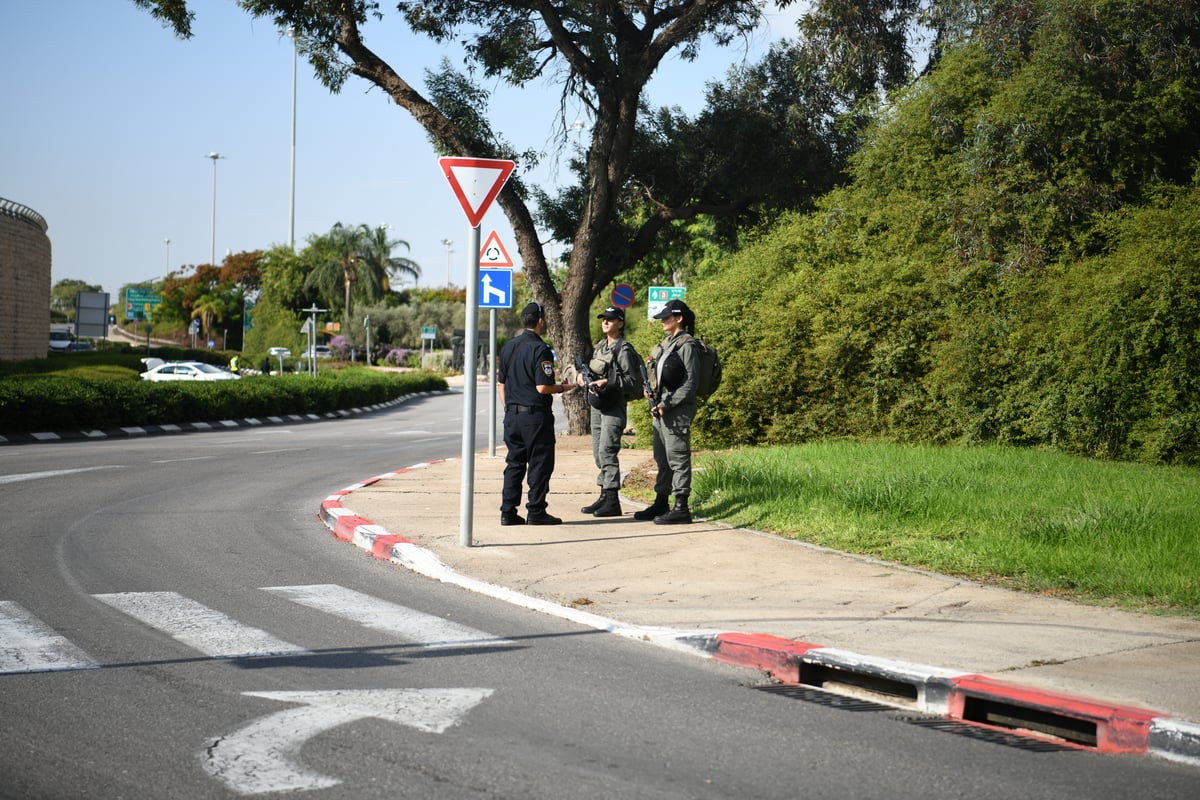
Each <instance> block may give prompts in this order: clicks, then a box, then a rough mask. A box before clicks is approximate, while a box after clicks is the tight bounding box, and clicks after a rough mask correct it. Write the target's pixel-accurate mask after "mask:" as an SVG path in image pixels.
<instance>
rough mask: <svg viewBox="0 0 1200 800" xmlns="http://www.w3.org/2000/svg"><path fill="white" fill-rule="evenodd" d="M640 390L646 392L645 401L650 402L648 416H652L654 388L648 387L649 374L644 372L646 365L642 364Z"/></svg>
mask: <svg viewBox="0 0 1200 800" xmlns="http://www.w3.org/2000/svg"><path fill="white" fill-rule="evenodd" d="M642 391H644V392H645V393H646V402H647V403H649V404H650V417H651V418H653V417H654V406H655V402H654V390H653V389H651V388H650V375H649V374H648V373H647V372H646V365H645V364H642Z"/></svg>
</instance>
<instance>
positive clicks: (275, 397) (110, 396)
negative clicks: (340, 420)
mask: <svg viewBox="0 0 1200 800" xmlns="http://www.w3.org/2000/svg"><path fill="white" fill-rule="evenodd" d="M445 388H446V381H445V380H444V379H443V378H441V377H439V376H437V375H432V374H430V373H427V372H405V373H382V372H375V371H373V370H369V369H357V368H349V369H344V370H329V371H322V372H321V373H320V374H319V375H318V376H317V377H316V378H313V377H310V376H307V375H280V376H265V375H264V376H251V377H245V378H242V379H241V380H239V381H216V382H211V383H183V382H176V383H169V382H158V383H154V382H146V381H141V380H104V379H90V378H76V377H65V376H61V375H30V376H18V377H11V376H10V377H8V378H6V379H4V380H0V433H36V432H42V431H65V430H100V429H105V428H118V427H127V426H134V425H165V424H183V423H190V422H213V421H217V420H223V419H237V418H243V417H266V416H281V415H286V414H324V413H328V412H332V411H339V410H342V409H347V408H356V407H360V406H369V405H375V404H377V403H384V402H387V401H389V400H394V399H396V398H398V397H402V396H404V395H407V394H413V393H416V392H425V391H436V390H443V389H445Z"/></svg>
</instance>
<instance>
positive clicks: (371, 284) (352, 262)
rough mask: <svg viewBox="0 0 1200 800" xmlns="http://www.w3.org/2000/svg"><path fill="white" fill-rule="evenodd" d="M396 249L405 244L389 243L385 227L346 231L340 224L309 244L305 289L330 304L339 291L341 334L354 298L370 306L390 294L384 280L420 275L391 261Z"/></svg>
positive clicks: (409, 264)
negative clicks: (309, 266) (309, 268)
mask: <svg viewBox="0 0 1200 800" xmlns="http://www.w3.org/2000/svg"><path fill="white" fill-rule="evenodd" d="M399 245H403V246H404V247H406V248H407V247H408V242H405V241H404V240H402V239H394V240H389V239H388V238H387V228H386V227H385V226H382V225H381V226H379V227H377V228H372V227H370V226H369V225H357V226H355V227H347V226H345V225H342V223H340V222H339V223H337V224H336V225H334V226H333V228H332V229H330V231H329V233H327V234H325V235H324V236H320V237H314V238H313V239H310V240H309V247H310V249H311V251H312V252H313V253H314V254H315V255H316V264H315V265H314V267H313V270H312V272H310V273H309V275H308V278H307V279H306V280H305V282H304V283H305V286H308V287H311V288H315V289H317V291H319V292H320V293H321V295H322V296H323V297H325V298H327V300H328V301H330V302H331V304H332V300H333V298H334V297H336V296H337V295H336V291H337V289H341V291H342V295H343V306H342V320H343V322H342V325H343V332H344V333H348V332H349V330H350V318H351V316H352V312H353V307H354V298H355V296H358V297H359V298H360V299H362V300H365V301H366V302H374V301H377V300H380V299H382V298H383V296H384V295H386V294H387V292H388V291H390V287H389V285H388V279H389V278H390V277H391V276H392V275H393V274H406V275H412V276H414V277H416V276H419V275H420V274H421V269H420V267H419V266H417V263H416V262H415V261H412V260H410V259H407V258H393V257H392V249H393V248H395V247H397V246H399Z"/></svg>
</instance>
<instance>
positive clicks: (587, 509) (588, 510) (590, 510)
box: [579, 489, 605, 514]
mask: <svg viewBox="0 0 1200 800" xmlns="http://www.w3.org/2000/svg"><path fill="white" fill-rule="evenodd" d="M604 493H605V490H604V489H601V490H600V496H599V497H597V498H596V500H595V502H592V503H589V504H587V505H586V506H584V507H583V508H581V509H579V513H580V514H594V513H596V509H597V508H599V507H600V506H602V505H604Z"/></svg>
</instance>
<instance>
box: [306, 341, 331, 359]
mask: <svg viewBox="0 0 1200 800" xmlns="http://www.w3.org/2000/svg"><path fill="white" fill-rule="evenodd" d="M314 352H315V353H316V356H317V359H318V360H320V359H322V358H333V349H332V348H330V347H326V346H325V345H323V344H319V345H317V346H316V347H313V348H311V349H309V350H305V351H304V355H303V356H301V359H305V360H306V359H309V358H312V357H313V353H314Z"/></svg>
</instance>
